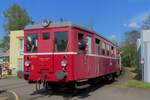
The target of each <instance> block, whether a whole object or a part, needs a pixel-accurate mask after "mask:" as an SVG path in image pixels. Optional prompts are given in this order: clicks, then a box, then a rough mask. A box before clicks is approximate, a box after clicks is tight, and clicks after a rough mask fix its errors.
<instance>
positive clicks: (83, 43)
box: [78, 33, 87, 53]
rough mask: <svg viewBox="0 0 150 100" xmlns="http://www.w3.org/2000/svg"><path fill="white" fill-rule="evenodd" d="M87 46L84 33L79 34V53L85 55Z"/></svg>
mask: <svg viewBox="0 0 150 100" xmlns="http://www.w3.org/2000/svg"><path fill="white" fill-rule="evenodd" d="M86 47H87V44H86V41H85V39H84V35H83V34H82V33H78V51H79V53H83V52H84V51H85V50H86Z"/></svg>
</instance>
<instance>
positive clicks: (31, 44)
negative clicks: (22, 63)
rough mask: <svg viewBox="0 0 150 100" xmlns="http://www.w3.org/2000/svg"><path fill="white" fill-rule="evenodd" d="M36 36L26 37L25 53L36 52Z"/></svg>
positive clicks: (35, 34)
mask: <svg viewBox="0 0 150 100" xmlns="http://www.w3.org/2000/svg"><path fill="white" fill-rule="evenodd" d="M37 41H38V34H37V33H34V34H27V37H26V51H27V52H36V51H37V47H38V43H37Z"/></svg>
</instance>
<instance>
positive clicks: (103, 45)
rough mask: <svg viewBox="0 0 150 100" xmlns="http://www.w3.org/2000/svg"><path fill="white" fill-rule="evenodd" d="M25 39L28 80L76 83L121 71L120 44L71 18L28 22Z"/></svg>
mask: <svg viewBox="0 0 150 100" xmlns="http://www.w3.org/2000/svg"><path fill="white" fill-rule="evenodd" d="M24 41H25V42H24V78H25V79H26V80H28V81H35V82H39V81H44V82H46V83H47V85H48V86H51V87H52V86H54V85H56V84H59V83H61V84H62V83H64V84H68V83H69V84H70V83H71V84H75V85H76V84H77V83H80V82H83V81H84V82H89V80H91V79H95V78H101V77H105V76H111V77H115V76H116V73H117V72H118V71H119V64H118V55H117V50H116V48H117V46H116V45H115V44H113V43H112V42H111V41H109V40H107V39H106V38H104V37H103V36H101V35H99V34H97V33H95V32H94V31H92V30H89V29H88V28H84V27H81V26H78V25H75V24H72V23H68V22H60V23H50V24H49V23H47V24H46V25H44V26H43V25H42V24H33V25H28V26H27V27H26V28H25V30H24Z"/></svg>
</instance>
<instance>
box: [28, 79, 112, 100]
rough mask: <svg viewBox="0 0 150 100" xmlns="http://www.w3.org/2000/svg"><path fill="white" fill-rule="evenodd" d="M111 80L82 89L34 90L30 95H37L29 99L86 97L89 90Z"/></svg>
mask: <svg viewBox="0 0 150 100" xmlns="http://www.w3.org/2000/svg"><path fill="white" fill-rule="evenodd" d="M112 83H113V82H112V81H111V82H105V83H103V84H102V83H98V84H96V85H92V86H90V87H89V88H86V89H83V90H78V91H77V90H74V89H67V90H55V91H52V90H48V91H46V90H44V89H40V90H38V91H34V92H33V93H32V94H30V95H32V96H33V95H38V96H36V97H34V98H30V99H29V100H36V99H38V98H42V97H45V96H48V97H51V96H62V97H63V98H64V100H70V99H71V98H74V97H77V98H81V99H82V98H87V97H89V96H90V93H91V92H94V91H96V90H97V89H99V88H101V87H103V86H104V85H108V84H112Z"/></svg>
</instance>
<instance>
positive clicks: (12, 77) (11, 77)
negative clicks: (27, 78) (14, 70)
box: [6, 75, 19, 80]
mask: <svg viewBox="0 0 150 100" xmlns="http://www.w3.org/2000/svg"><path fill="white" fill-rule="evenodd" d="M6 79H15V80H17V79H19V78H18V76H17V75H8V76H7V78H6Z"/></svg>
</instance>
